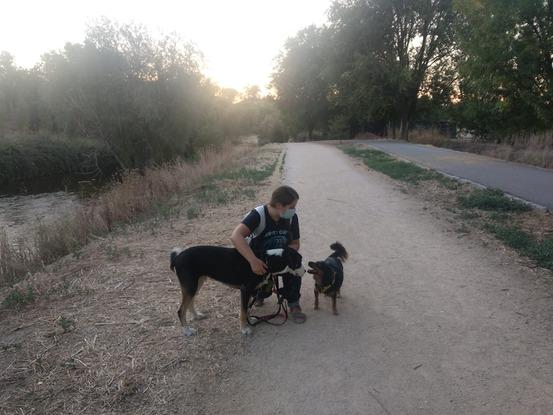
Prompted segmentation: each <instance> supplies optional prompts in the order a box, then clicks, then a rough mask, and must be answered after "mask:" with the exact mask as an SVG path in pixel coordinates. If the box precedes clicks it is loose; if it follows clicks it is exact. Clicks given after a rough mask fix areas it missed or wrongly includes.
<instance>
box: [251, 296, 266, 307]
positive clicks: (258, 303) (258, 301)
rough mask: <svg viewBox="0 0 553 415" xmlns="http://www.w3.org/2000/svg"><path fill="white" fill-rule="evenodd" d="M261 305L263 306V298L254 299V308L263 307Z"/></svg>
mask: <svg viewBox="0 0 553 415" xmlns="http://www.w3.org/2000/svg"><path fill="white" fill-rule="evenodd" d="M263 304H265V300H264V299H263V298H256V299H255V302H254V303H253V305H254V306H256V307H263Z"/></svg>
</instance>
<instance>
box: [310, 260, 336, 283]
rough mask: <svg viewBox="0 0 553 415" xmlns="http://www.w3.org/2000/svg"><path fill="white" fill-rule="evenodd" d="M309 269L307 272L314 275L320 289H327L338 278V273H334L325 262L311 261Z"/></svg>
mask: <svg viewBox="0 0 553 415" xmlns="http://www.w3.org/2000/svg"><path fill="white" fill-rule="evenodd" d="M308 265H309V268H311V269H308V270H307V272H308V273H309V274H312V275H313V279H314V280H315V282H316V283H317V285H318V286H320V287H327V286H329V285H330V284H332V281H334V277H336V271H334V270H333V269H332V268H331V267H330V266H329V265H328V264H327V263H326V262H324V261H317V262H313V261H309V262H308Z"/></svg>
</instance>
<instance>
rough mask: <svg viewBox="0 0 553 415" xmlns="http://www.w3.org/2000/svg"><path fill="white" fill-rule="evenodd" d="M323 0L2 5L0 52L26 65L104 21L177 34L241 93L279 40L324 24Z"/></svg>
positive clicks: (75, 0)
mask: <svg viewBox="0 0 553 415" xmlns="http://www.w3.org/2000/svg"><path fill="white" fill-rule="evenodd" d="M330 3H331V0H234V1H224V0H181V1H176V0H156V1H150V2H147V1H142V0H140V1H136V0H135V1H131V0H88V1H82V0H49V1H47V0H7V1H2V4H1V5H0V21H1V24H0V51H2V50H6V51H8V52H10V53H11V54H12V55H14V56H15V61H16V64H17V65H19V66H24V67H31V66H33V65H34V64H35V63H37V62H38V61H39V60H40V55H41V54H43V53H45V52H47V51H49V50H52V49H61V48H63V45H64V44H65V42H82V41H83V39H84V34H85V30H86V25H87V23H91V22H93V21H94V19H95V18H98V17H100V16H106V17H108V18H110V19H113V20H117V21H120V22H131V21H132V22H135V23H143V24H145V25H146V26H147V27H148V28H149V29H150V30H151V31H152V33H153V34H154V35H155V34H156V33H159V32H165V33H169V32H173V31H175V32H177V33H179V34H180V35H181V36H182V37H183V38H185V39H187V40H190V41H192V42H193V43H194V44H195V45H196V46H197V47H198V48H199V49H200V50H201V51H202V52H203V54H204V71H203V72H204V73H205V74H206V75H207V76H209V77H210V78H212V79H213V80H214V81H215V82H217V83H218V84H219V85H221V86H225V87H232V88H236V89H242V88H243V87H245V86H246V85H253V84H257V85H260V86H262V87H264V86H266V84H267V83H268V82H269V78H270V74H271V72H272V69H273V66H274V58H275V56H276V55H277V54H278V52H279V50H280V48H281V47H282V45H283V43H284V41H285V40H286V38H287V37H289V36H293V35H294V34H295V33H296V32H297V31H298V30H300V29H302V28H304V27H306V26H308V25H310V24H321V23H323V22H325V21H326V11H327V9H328V7H329V6H330Z"/></svg>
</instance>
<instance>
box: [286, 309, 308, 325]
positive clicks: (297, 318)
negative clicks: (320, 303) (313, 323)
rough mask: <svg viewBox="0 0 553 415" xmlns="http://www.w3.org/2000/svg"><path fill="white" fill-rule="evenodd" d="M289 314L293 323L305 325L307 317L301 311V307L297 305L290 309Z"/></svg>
mask: <svg viewBox="0 0 553 415" xmlns="http://www.w3.org/2000/svg"><path fill="white" fill-rule="evenodd" d="M290 314H291V315H292V320H294V323H298V324H301V323H305V320H306V319H307V316H306V315H305V313H303V312H302V311H301V307H300V306H299V305H296V306H293V307H290Z"/></svg>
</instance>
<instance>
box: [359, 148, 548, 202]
mask: <svg viewBox="0 0 553 415" xmlns="http://www.w3.org/2000/svg"><path fill="white" fill-rule="evenodd" d="M355 141H356V142H363V143H367V144H369V145H370V146H372V147H374V148H376V149H378V150H382V151H385V152H387V153H390V154H393V155H396V156H399V157H401V158H404V159H406V160H409V161H412V162H415V163H417V164H420V165H422V166H425V167H430V168H432V169H434V170H438V171H440V172H443V173H446V174H449V175H452V176H456V177H460V178H463V179H467V180H470V181H472V182H475V183H478V184H481V185H484V186H486V187H492V188H497V189H501V190H503V191H504V192H505V193H508V194H510V195H512V196H516V197H518V198H521V199H523V200H527V201H529V202H532V203H535V204H537V205H540V206H544V207H546V208H548V209H549V210H553V170H549V169H542V168H539V167H532V166H528V165H525V164H519V163H512V162H509V161H503V160H498V159H494V158H491V157H486V156H481V155H477V154H472V153H465V152H461V151H455V150H450V149H446V148H438V147H433V146H427V145H420V144H410V143H405V142H397V141H374V140H355Z"/></svg>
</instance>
